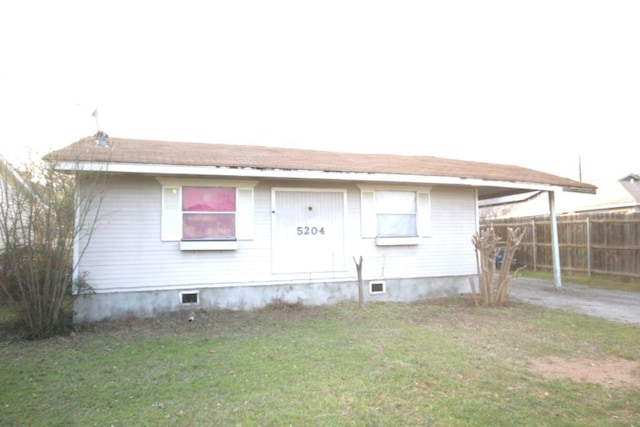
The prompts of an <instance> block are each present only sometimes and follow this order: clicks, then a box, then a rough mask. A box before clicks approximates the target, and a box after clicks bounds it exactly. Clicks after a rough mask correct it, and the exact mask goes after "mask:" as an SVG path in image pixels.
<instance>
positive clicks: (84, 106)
mask: <svg viewBox="0 0 640 427" xmlns="http://www.w3.org/2000/svg"><path fill="white" fill-rule="evenodd" d="M639 22H640V2H639V1H637V0H633V1H631V0H630V1H615V0H607V1H588V0H581V1H562V0H553V1H544V0H543V1H526V2H523V1H514V0H509V1H439V2H428V1H418V2H405V1H388V2H381V1H349V0H342V1H328V0H323V1H315V2H309V1H301V0H298V1H250V2H247V1H207V2H205V1H202V2H193V1H184V0H182V1H174V2H168V1H153V2H142V1H134V0H128V1H111V0H110V1H101V2H96V1H90V0H88V1H87V0H85V1H77V2H76V1H64V0H62V1H60V0H58V1H28V0H26V1H25V0H22V1H12V2H9V1H5V2H2V5H1V6H0V144H1V145H0V147H1V149H0V152H1V153H2V154H3V155H4V156H5V157H8V158H9V159H12V160H13V159H17V158H19V157H20V156H22V155H23V154H24V153H26V152H27V148H29V149H31V150H36V152H37V153H41V152H42V151H43V150H48V149H50V148H58V147H62V146H65V145H68V144H69V143H71V142H73V141H75V140H77V139H79V138H81V137H84V136H87V135H91V134H93V133H95V132H96V121H95V119H94V118H93V117H92V116H91V113H92V112H93V111H94V110H95V109H96V107H97V108H98V112H99V126H100V129H101V130H103V131H105V132H107V133H108V134H109V135H111V136H116V137H130V138H147V139H162V140H176V141H196V142H200V141H202V142H216V143H233V144H236V143H239V144H258V145H272V146H287V147H300V148H315V149H327V150H346V151H356V152H359V151H369V152H371V151H375V152H390V153H402V154H426V155H436V156H441V157H451V158H461V159H470V160H480V161H489V162H497V163H511V164H517V165H522V166H527V167H531V168H534V169H539V170H543V171H548V172H552V173H556V174H559V175H563V176H567V177H570V178H574V179H577V178H578V157H579V156H581V157H582V165H583V176H584V178H585V179H587V180H588V179H590V178H595V177H598V176H601V175H615V176H617V175H620V177H621V176H623V175H625V174H627V173H629V172H640V160H639V158H640V156H639V155H640V148H638V147H639V145H640V144H639V143H640V24H639Z"/></svg>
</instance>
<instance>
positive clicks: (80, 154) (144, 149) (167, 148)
mask: <svg viewBox="0 0 640 427" xmlns="http://www.w3.org/2000/svg"><path fill="white" fill-rule="evenodd" d="M45 160H47V161H50V162H54V161H55V162H58V163H60V162H63V163H64V162H66V163H67V164H66V165H62V164H61V165H60V166H59V169H65V170H77V169H83V168H84V169H87V167H88V165H87V164H89V163H90V164H108V165H122V164H127V165H131V168H130V169H131V170H132V171H133V170H134V169H135V167H134V166H135V165H177V166H190V167H215V168H227V169H228V168H230V169H238V168H241V169H245V170H247V169H251V170H260V171H273V170H280V171H317V172H323V173H347V174H348V173H351V174H386V175H394V176H395V175H400V176H420V177H455V178H458V179H463V180H481V181H484V182H485V184H486V185H489V184H491V183H492V182H500V183H515V184H525V183H526V184H534V185H539V186H553V187H559V188H556V189H562V190H565V191H578V192H588V193H594V192H595V187H594V186H593V185H591V184H586V183H581V182H577V181H574V180H571V179H568V178H562V177H559V176H556V175H551V174H548V173H544V172H539V171H535V170H532V169H528V168H523V167H519V166H511V165H503V164H493V163H482V162H473V161H465V160H452V159H443V158H438V157H432V156H407V155H396V154H363V153H357V154H356V153H342V152H331V151H320V150H302V149H293V148H276V147H265V146H255V145H228V144H206V143H191V142H168V141H149V140H138V139H125V138H109V140H108V144H107V146H106V147H98V146H97V144H96V138H95V137H88V138H83V139H81V140H79V141H77V142H75V143H73V144H71V145H69V146H68V147H66V148H63V149H60V150H57V151H54V152H52V153H49V154H47V155H46V156H45ZM94 170H95V169H94ZM109 170H113V167H112V166H109ZM118 170H120V171H124V169H123V168H120V169H118ZM238 175H243V173H238ZM460 184H463V183H460ZM469 185H472V184H471V183H469ZM498 187H499V185H498ZM532 189H536V188H528V191H531V190H532ZM516 192H520V191H516ZM496 194H497V193H496ZM511 194H512V193H511Z"/></svg>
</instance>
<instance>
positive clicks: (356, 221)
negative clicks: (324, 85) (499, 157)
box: [45, 137, 594, 322]
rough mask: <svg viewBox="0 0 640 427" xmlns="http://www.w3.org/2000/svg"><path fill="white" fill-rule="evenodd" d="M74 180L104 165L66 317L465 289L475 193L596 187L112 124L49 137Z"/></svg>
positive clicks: (421, 160)
mask: <svg viewBox="0 0 640 427" xmlns="http://www.w3.org/2000/svg"><path fill="white" fill-rule="evenodd" d="M45 159H46V160H48V161H49V162H52V163H54V164H55V165H56V167H57V169H58V170H60V171H67V172H75V173H77V177H78V191H79V192H80V194H82V192H83V191H85V188H84V187H83V182H85V181H86V179H87V177H89V176H91V175H92V174H96V173H98V174H104V173H108V174H109V179H108V181H107V182H108V186H107V191H106V192H105V193H104V197H103V201H102V206H101V210H100V213H99V221H98V225H97V228H96V230H95V231H94V232H93V234H92V236H91V239H90V241H87V240H86V238H87V236H85V237H84V238H82V239H78V240H79V241H77V242H76V248H84V247H85V246H86V250H81V249H77V251H76V255H77V257H76V260H77V261H79V264H78V268H77V270H76V274H85V275H86V280H87V282H88V283H89V284H90V285H91V286H92V287H93V289H94V291H95V292H94V293H91V294H84V295H81V296H80V297H79V298H78V299H77V302H76V306H75V312H76V313H75V319H76V321H80V322H83V321H96V320H100V319H106V318H121V317H125V316H131V315H134V316H151V315H154V314H156V313H159V312H164V311H172V310H179V309H183V308H188V309H198V308H203V309H209V308H226V309H254V308H259V307H263V306H265V305H267V304H269V303H270V302H271V301H273V300H275V299H283V300H286V301H290V302H302V303H304V304H310V305H316V304H332V303H337V302H340V301H345V300H354V299H357V295H358V289H357V280H356V268H355V264H354V259H353V257H355V258H359V257H360V256H362V258H363V260H364V263H363V279H364V282H365V284H366V287H367V291H366V296H367V299H368V300H370V301H414V300H419V299H423V298H427V297H430V296H441V295H449V294H458V293H460V292H467V291H468V290H469V284H468V278H469V277H470V276H475V275H476V273H477V271H476V258H475V253H474V249H473V246H472V244H471V237H472V236H473V234H474V233H475V231H476V230H477V227H478V209H477V202H478V200H480V199H485V198H491V197H497V196H500V195H508V194H516V193H520V192H524V191H535V190H542V191H547V192H552V194H553V192H555V191H580V192H593V191H594V188H593V186H591V185H589V184H583V183H580V182H575V181H572V180H570V179H566V178H561V177H557V176H554V175H549V174H546V173H542V172H537V171H534V170H530V169H525V168H520V167H515V166H507V165H497V164H487V163H478V162H467V161H460V160H447V159H439V158H434V157H418V156H398V155H388V154H348V153H336V152H326V151H314V150H298V149H289V148H272V147H259V146H239V145H220V144H201V143H180V142H163V141H144V140H132V139H121V138H110V139H107V140H106V144H100V143H96V139H95V138H93V137H92V138H85V139H82V140H80V141H78V142H76V143H74V144H72V145H70V146H68V147H66V148H64V149H61V150H58V151H55V152H52V153H50V154H49V155H47V156H46V157H45Z"/></svg>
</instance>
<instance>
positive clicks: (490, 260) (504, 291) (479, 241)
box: [470, 228, 524, 305]
mask: <svg viewBox="0 0 640 427" xmlns="http://www.w3.org/2000/svg"><path fill="white" fill-rule="evenodd" d="M507 233H508V237H507V241H506V245H505V244H502V243H501V240H502V239H501V238H500V237H499V236H498V235H497V234H496V233H495V230H494V229H493V228H489V229H486V230H483V231H481V232H479V233H476V234H474V236H473V238H472V239H471V241H472V243H473V246H474V247H475V248H476V260H477V263H478V281H479V292H480V298H481V301H480V302H479V301H478V300H477V299H476V297H475V294H476V289H475V283H474V281H473V278H471V279H470V283H471V292H472V295H473V297H474V301H475V302H476V305H480V304H482V305H503V304H504V303H505V302H506V301H507V295H508V288H509V280H510V279H511V275H510V274H509V273H510V270H511V264H512V262H513V259H514V258H513V257H514V255H515V252H516V250H517V249H518V247H519V246H520V243H521V242H522V238H523V237H524V230H521V229H520V228H516V229H512V228H508V229H507ZM500 253H501V254H502V259H501V262H500V267H499V270H498V275H497V277H496V269H497V262H496V261H497V259H498V255H499V254H500ZM516 272H517V271H516Z"/></svg>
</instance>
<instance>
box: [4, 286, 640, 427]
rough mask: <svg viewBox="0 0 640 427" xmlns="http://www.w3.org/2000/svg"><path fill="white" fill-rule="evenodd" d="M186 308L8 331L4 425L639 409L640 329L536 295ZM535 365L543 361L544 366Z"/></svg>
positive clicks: (428, 417)
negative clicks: (573, 370)
mask: <svg viewBox="0 0 640 427" xmlns="http://www.w3.org/2000/svg"><path fill="white" fill-rule="evenodd" d="M186 319H187V313H182V314H173V315H166V316H162V317H159V318H157V319H145V320H129V321H125V322H111V323H100V324H96V325H92V326H88V327H85V328H84V329H83V330H81V331H80V332H78V333H77V334H74V335H72V336H67V337H59V338H54V339H49V340H43V341H34V342H18V341H11V340H9V341H5V342H3V343H0V382H1V384H2V387H1V388H0V424H2V425H47V426H51V425H78V426H90V425H99V426H103V425H107V426H109V425H115V426H117V425H126V426H130V425H224V426H234V425H243V426H255V425H277V426H280V425H297V426H299V425H305V426H306V425H355V426H368V425H380V426H393V425H402V426H404V425H437V426H456V425H460V426H468V425H479V426H484V425H505V426H507V425H508V426H512V425H519V426H526V425H532V426H533V425H535V426H543V425H598V426H602V425H621V426H628V425H632V424H634V423H636V425H638V420H640V368H639V366H640V327H638V325H635V326H632V325H623V324H616V323H612V322H608V321H605V320H600V319H595V318H590V317H586V316H582V315H578V314H572V313H568V312H564V311H557V310H555V311H553V310H547V309H543V308H538V307H533V306H530V305H525V304H511V305H509V306H508V307H505V308H476V307H473V305H472V304H471V303H470V301H469V300H468V299H467V298H464V297H458V298H447V299H442V300H434V301H429V302H424V303H419V304H406V305H405V304H391V303H388V304H370V305H368V306H366V307H365V308H364V309H359V308H358V306H357V304H341V305H338V306H333V307H281V308H271V309H265V310H259V311H253V312H228V311H216V312H210V313H197V314H196V319H195V321H194V322H187V320H186ZM564 361H566V362H570V365H571V366H574V365H576V364H580V363H581V362H585V361H586V363H583V367H582V369H583V373H582V375H583V376H581V377H578V378H574V379H569V378H565V377H564V376H563V374H565V373H567V372H568V370H565V369H561V370H560V372H555V371H554V370H553V369H551V368H553V367H554V366H556V365H558V366H562V363H564ZM611 361H614V362H615V363H617V364H616V365H615V366H618V367H624V366H627V365H625V364H629V366H630V367H628V366H627V367H626V368H625V369H626V370H630V371H631V372H624V374H626V375H630V376H629V377H624V378H626V381H624V378H623V381H622V382H615V381H613V379H611V381H609V380H606V379H605V380H604V381H603V380H602V379H600V380H597V379H594V378H596V377H593V378H592V376H591V374H590V370H591V371H594V372H595V371H601V369H600V365H599V364H600V363H602V364H604V363H608V362H611ZM540 363H542V364H543V365H544V366H546V367H547V369H546V370H545V369H542V370H540V369H534V367H536V366H538V364H540ZM545 364H546V365H545ZM570 365H567V366H570ZM618 370H619V371H620V372H619V373H620V374H622V373H623V372H622V370H623V369H618ZM565 371H566V372H565ZM616 375H617V374H616Z"/></svg>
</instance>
